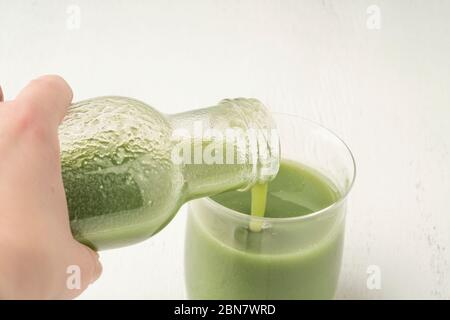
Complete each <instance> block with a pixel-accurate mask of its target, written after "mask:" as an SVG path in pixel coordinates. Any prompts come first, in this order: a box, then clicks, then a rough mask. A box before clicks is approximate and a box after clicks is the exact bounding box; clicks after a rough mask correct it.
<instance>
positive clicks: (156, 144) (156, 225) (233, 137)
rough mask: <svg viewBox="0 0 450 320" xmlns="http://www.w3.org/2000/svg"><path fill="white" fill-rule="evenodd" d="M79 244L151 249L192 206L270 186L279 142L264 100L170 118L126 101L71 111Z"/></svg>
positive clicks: (65, 142)
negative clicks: (149, 243)
mask: <svg viewBox="0 0 450 320" xmlns="http://www.w3.org/2000/svg"><path fill="white" fill-rule="evenodd" d="M59 137H60V144H61V164H62V175H63V181H64V188H65V191H66V197H67V204H68V209H69V215H70V223H71V229H72V233H73V234H74V236H75V238H76V239H77V240H79V241H81V242H83V243H85V244H87V245H89V246H90V247H92V248H94V249H97V250H99V249H109V248H115V247H121V246H126V245H130V244H133V243H136V242H140V241H143V240H145V239H147V238H149V237H150V236H152V235H153V234H155V233H157V232H158V231H159V230H161V229H162V228H163V227H164V226H165V225H166V224H167V223H168V222H169V221H170V220H171V219H172V218H173V217H174V215H175V214H176V212H177V211H178V209H179V208H180V207H181V205H182V204H183V203H185V202H187V201H189V200H191V199H195V198H200V197H204V196H210V195H213V194H217V193H220V192H224V191H227V190H231V189H243V190H244V189H247V188H250V187H251V186H252V185H254V184H255V183H263V182H266V181H268V180H271V179H272V178H273V177H274V176H275V175H276V173H277V171H278V167H279V143H278V137H277V135H276V130H275V127H274V124H273V121H272V119H271V116H270V114H269V112H268V110H267V109H266V108H265V107H264V106H263V104H262V103H260V102H259V101H258V100H256V99H243V98H239V99H227V100H223V101H221V102H220V103H219V104H218V105H216V106H212V107H208V108H203V109H198V110H193V111H189V112H184V113H179V114H175V115H165V114H162V113H160V112H158V111H157V110H155V109H154V108H152V107H150V106H148V105H146V104H145V103H143V102H140V101H138V100H134V99H131V98H125V97H113V96H111V97H100V98H94V99H89V100H85V101H81V102H79V103H76V104H74V105H72V106H71V108H70V109H69V111H68V114H67V115H66V117H65V119H64V121H63V123H62V124H61V126H60V128H59Z"/></svg>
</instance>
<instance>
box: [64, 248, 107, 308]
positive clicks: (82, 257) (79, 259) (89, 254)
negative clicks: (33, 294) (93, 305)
mask: <svg viewBox="0 0 450 320" xmlns="http://www.w3.org/2000/svg"><path fill="white" fill-rule="evenodd" d="M74 242H75V247H74V251H72V252H71V254H70V259H69V262H70V263H69V265H70V266H76V267H77V269H78V270H79V271H77V272H78V274H77V275H76V276H77V277H78V276H79V280H77V281H79V284H80V285H79V286H76V287H73V286H68V285H66V290H65V293H64V294H63V295H62V296H61V298H63V299H73V298H75V297H77V296H79V295H80V294H81V293H82V292H83V291H84V290H86V288H87V287H88V286H89V285H90V284H92V283H93V282H95V281H96V280H97V279H98V278H99V277H100V275H101V273H102V265H101V263H100V260H99V256H98V254H97V253H96V252H95V251H93V250H91V249H90V248H88V247H87V246H85V245H83V244H81V243H79V242H76V241H75V240H74ZM66 281H67V279H66ZM77 283H78V282H77Z"/></svg>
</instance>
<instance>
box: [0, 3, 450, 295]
mask: <svg viewBox="0 0 450 320" xmlns="http://www.w3.org/2000/svg"><path fill="white" fill-rule="evenodd" d="M72 4H73V5H76V6H78V7H79V8H80V10H81V11H80V13H81V20H80V22H81V24H80V28H79V29H72V27H73V20H70V19H71V17H72V18H73V16H71V14H70V12H74V11H73V7H71V8H72V9H69V14H68V13H67V12H66V10H67V9H68V7H69V6H70V5H72ZM372 4H373V5H376V6H377V7H376V8H379V9H380V10H381V11H380V12H381V28H380V29H368V28H367V19H368V18H370V17H373V16H372V15H371V14H367V13H366V10H367V9H368V7H369V6H370V5H372ZM75 8H76V7H75ZM371 12H372V11H371ZM449 16H450V2H449V1H437V0H434V1H424V0H422V1H407V0H397V1H380V0H373V1H366V0H362V1H350V0H346V1H342V0H340V1H339V0H336V1H325V0H323V1H315V0H310V1H299V0H295V1H294V0H289V1H288V0H283V1H281V0H278V1H275V0H273V1H261V0H253V1H229V0H228V1H225V0H222V1H206V0H204V1H203V0H202V1H200V0H193V1H182V0H178V1H174V0H172V1H163V0H159V1H155V0H154V1H131V0H128V1H117V0H115V1H108V2H106V1H87V0H86V1H81V0H73V1H56V0H55V1H43V0H41V1H38V0H35V1H7V0H0V83H1V84H2V86H3V89H4V91H5V95H6V97H7V98H12V97H14V95H15V94H16V93H17V92H18V90H19V89H20V88H21V87H22V86H24V85H25V84H26V82H27V81H28V80H29V79H31V78H33V77H35V76H37V75H40V74H44V73H58V74H61V75H62V76H64V77H65V78H66V79H67V80H68V81H69V83H70V84H71V85H72V87H73V89H74V91H75V95H76V97H75V99H76V100H79V99H83V98H88V97H93V96H99V95H106V94H116V95H126V96H131V97H136V98H138V99H141V100H144V101H146V102H148V103H150V104H151V105H153V106H155V107H157V108H159V109H160V110H162V111H164V112H178V111H182V110H187V109H191V108H194V107H200V106H207V105H211V104H214V103H216V102H217V101H218V100H220V99H222V98H225V97H236V96H254V97H257V98H259V99H261V100H262V101H264V102H265V103H266V104H267V105H269V106H270V107H271V108H272V109H273V110H277V111H284V112H291V113H297V114H300V115H303V116H305V117H308V118H311V119H314V120H317V121H319V122H320V123H322V124H323V125H325V126H328V127H330V128H331V129H333V130H335V131H336V132H337V133H338V134H339V135H341V136H342V137H343V138H344V140H346V141H347V142H348V144H349V145H350V147H351V148H352V149H353V151H354V154H355V157H356V159H357V164H358V176H357V183H356V185H355V188H354V190H353V193H352V195H351V198H350V208H349V213H348V220H347V221H348V225H347V226H348V229H347V238H346V246H345V259H344V266H343V271H342V277H341V283H340V287H339V292H338V296H337V297H338V298H450V203H449V199H448V197H449V194H450V169H449V167H450V156H449V151H450V93H449V92H450V90H449V84H450V63H449V60H448V59H449V57H450V17H449ZM68 19H69V20H68ZM75 22H76V21H75ZM369 22H370V21H369ZM185 214H186V212H185V210H182V211H181V212H180V213H179V215H178V216H177V218H176V219H175V220H174V221H173V223H172V224H170V226H169V227H167V228H166V229H165V230H164V231H162V232H161V233H160V234H158V235H157V236H155V237H154V238H152V239H150V240H148V241H146V242H144V243H142V244H140V245H136V246H134V247H130V248H126V249H121V250H115V251H109V252H104V253H102V261H103V264H104V274H103V276H102V278H101V279H100V280H99V281H98V282H97V283H96V284H94V285H93V286H92V287H91V288H90V289H89V290H88V291H87V292H86V293H85V294H84V295H83V296H82V298H86V299H88V298H183V297H184V284H183V239H184V220H185ZM370 265H377V266H379V267H380V270H381V276H382V278H381V280H382V282H381V284H382V286H381V290H368V289H367V286H366V280H367V276H368V275H367V273H366V271H367V268H368V266H370Z"/></svg>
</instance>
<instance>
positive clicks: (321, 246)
mask: <svg viewBox="0 0 450 320" xmlns="http://www.w3.org/2000/svg"><path fill="white" fill-rule="evenodd" d="M274 119H275V122H276V125H277V128H278V133H279V136H280V142H281V158H282V159H289V160H292V161H295V162H298V163H301V164H302V165H305V166H307V167H309V168H312V169H314V170H315V171H317V172H318V173H320V174H321V175H323V176H324V177H326V178H327V179H328V180H329V181H330V183H332V185H333V186H334V188H336V191H337V193H338V194H339V196H338V199H337V200H336V201H335V202H334V203H333V204H332V205H330V206H328V207H326V208H323V209H321V210H320V211H317V212H313V213H310V214H307V215H304V216H298V217H291V218H267V217H265V218H257V217H251V216H249V215H247V214H243V213H240V212H237V211H234V210H231V209H229V208H227V207H224V206H222V205H221V204H219V203H217V202H215V201H213V200H212V199H210V198H202V199H197V200H194V201H191V202H190V203H189V213H188V214H189V215H188V219H187V230H186V241H185V279H186V291H187V297H188V298H189V299H331V298H333V297H334V294H335V291H336V286H337V282H338V277H339V272H340V267H341V258H342V251H343V242H344V230H345V214H346V202H347V196H348V194H349V192H350V190H351V188H352V185H353V182H354V179H355V162H354V159H353V156H352V153H351V152H350V150H349V148H348V147H347V146H346V144H345V143H344V142H343V141H342V140H341V139H340V138H338V137H337V136H336V135H335V134H334V133H332V132H331V131H329V130H328V129H326V128H324V127H322V126H320V125H318V124H316V123H314V122H311V121H309V120H305V119H302V118H300V117H297V116H293V115H287V114H275V115H274ZM255 221H259V223H261V224H262V225H263V230H262V232H251V231H249V225H250V223H251V222H252V223H254V222H255ZM255 244H257V245H255Z"/></svg>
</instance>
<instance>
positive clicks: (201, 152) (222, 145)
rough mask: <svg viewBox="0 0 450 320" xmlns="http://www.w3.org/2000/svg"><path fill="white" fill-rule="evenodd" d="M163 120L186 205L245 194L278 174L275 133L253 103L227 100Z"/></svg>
mask: <svg viewBox="0 0 450 320" xmlns="http://www.w3.org/2000/svg"><path fill="white" fill-rule="evenodd" d="M169 119H170V121H171V125H172V128H173V132H172V133H173V134H172V138H173V142H174V149H173V151H172V160H175V161H176V162H177V163H178V164H179V165H180V166H181V167H182V170H183V177H184V180H185V185H186V198H187V199H194V198H199V197H204V196H208V195H213V194H217V193H220V192H224V191H228V190H233V189H241V190H246V189H248V188H250V187H251V186H253V185H254V184H255V183H264V182H266V181H269V180H271V179H272V178H274V177H275V175H276V174H277V172H278V168H279V161H280V159H279V155H280V153H279V141H278V135H277V132H276V128H275V125H274V122H273V120H272V118H271V116H270V113H269V111H268V110H267V109H266V107H265V106H264V105H263V104H262V103H261V102H259V101H258V100H256V99H243V98H239V99H233V100H230V99H227V100H223V101H221V102H220V103H219V104H218V105H216V106H212V107H208V108H203V109H198V110H193V111H189V112H183V113H179V114H175V115H172V116H169Z"/></svg>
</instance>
